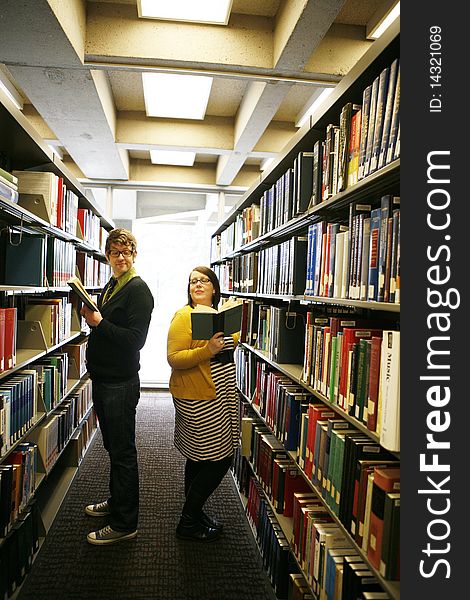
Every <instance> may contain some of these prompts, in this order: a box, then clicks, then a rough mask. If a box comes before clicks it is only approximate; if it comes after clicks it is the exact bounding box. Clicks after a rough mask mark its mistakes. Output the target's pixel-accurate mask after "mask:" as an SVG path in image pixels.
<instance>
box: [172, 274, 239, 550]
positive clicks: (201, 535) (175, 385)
mask: <svg viewBox="0 0 470 600" xmlns="http://www.w3.org/2000/svg"><path fill="white" fill-rule="evenodd" d="M219 300H220V285H219V281H218V279H217V276H216V274H215V273H214V271H212V270H211V269H209V268H208V267H196V268H194V269H193V270H192V271H191V274H190V276H189V281H188V303H187V305H186V306H184V307H183V308H181V309H180V310H178V311H177V312H176V313H175V315H174V317H173V319H172V321H171V325H170V329H169V332H168V362H169V364H170V366H171V368H172V373H171V377H170V392H171V394H172V396H173V402H174V406H175V437H174V439H175V446H176V448H177V449H178V450H179V451H180V452H181V454H183V456H185V457H186V466H185V472H184V491H185V496H186V501H185V503H184V506H183V510H182V514H181V518H180V521H179V524H178V527H177V528H176V535H177V536H178V537H179V538H183V539H196V540H200V541H207V542H208V541H212V540H215V539H217V538H218V537H219V536H220V534H221V531H222V525H221V524H220V523H218V522H217V521H216V520H214V519H212V518H211V517H209V516H208V515H206V514H205V513H204V512H203V506H204V503H205V502H206V500H207V499H208V498H209V496H210V495H211V494H212V493H213V492H214V490H215V489H216V488H217V486H218V485H219V483H220V482H221V481H222V479H223V477H224V475H225V474H226V473H227V471H228V469H229V468H230V465H231V463H232V458H233V452H234V449H235V447H236V446H237V445H238V442H239V416H238V403H237V394H236V381H235V364H234V362H233V350H234V348H235V345H236V344H237V342H238V334H236V335H234V336H226V337H224V334H223V333H222V332H218V333H216V334H215V335H214V336H213V337H211V339H210V340H193V339H192V332H191V313H192V311H193V308H194V307H195V306H196V304H203V305H206V306H211V307H213V308H217V307H218V304H219Z"/></svg>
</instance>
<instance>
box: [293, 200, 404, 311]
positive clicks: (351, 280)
mask: <svg viewBox="0 0 470 600" xmlns="http://www.w3.org/2000/svg"><path fill="white" fill-rule="evenodd" d="M305 295H307V296H323V297H330V298H351V299H353V300H367V301H378V302H394V303H399V302H400V198H399V197H397V196H392V195H385V196H382V198H381V200H380V206H379V207H377V208H374V209H372V206H371V205H370V204H358V203H353V204H351V205H350V212H349V225H340V223H328V222H326V221H320V222H318V223H315V224H313V225H310V226H309V229H308V248H307V278H306V284H305Z"/></svg>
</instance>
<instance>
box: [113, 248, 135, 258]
mask: <svg viewBox="0 0 470 600" xmlns="http://www.w3.org/2000/svg"><path fill="white" fill-rule="evenodd" d="M120 254H122V255H123V256H124V258H129V256H132V255H133V254H134V252H133V251H132V250H110V251H109V256H112V257H113V258H117V257H118V256H119V255H120Z"/></svg>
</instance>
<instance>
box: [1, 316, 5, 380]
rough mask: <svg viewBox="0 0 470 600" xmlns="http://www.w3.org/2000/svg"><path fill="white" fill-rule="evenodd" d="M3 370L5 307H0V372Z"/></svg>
mask: <svg viewBox="0 0 470 600" xmlns="http://www.w3.org/2000/svg"><path fill="white" fill-rule="evenodd" d="M4 370H5V309H4V308H0V373H1V372H2V371H4Z"/></svg>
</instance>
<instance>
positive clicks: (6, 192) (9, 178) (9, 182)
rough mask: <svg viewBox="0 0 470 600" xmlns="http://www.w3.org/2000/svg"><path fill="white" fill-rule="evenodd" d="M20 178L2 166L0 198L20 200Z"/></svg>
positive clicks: (13, 200) (0, 170) (0, 171)
mask: <svg viewBox="0 0 470 600" xmlns="http://www.w3.org/2000/svg"><path fill="white" fill-rule="evenodd" d="M18 198H19V192H18V178H17V177H15V176H14V175H13V174H12V173H10V172H9V171H5V169H2V168H1V167H0V199H5V200H9V201H10V202H15V203H17V202H18Z"/></svg>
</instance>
